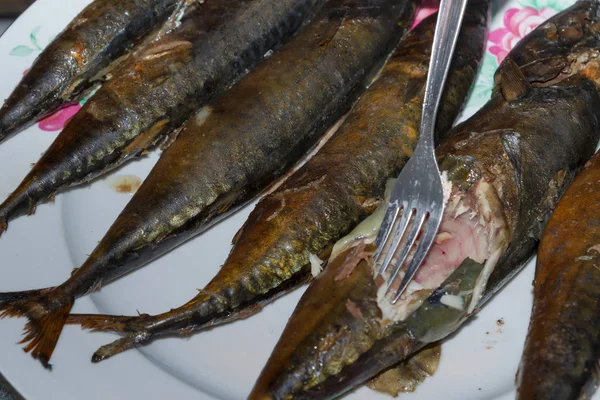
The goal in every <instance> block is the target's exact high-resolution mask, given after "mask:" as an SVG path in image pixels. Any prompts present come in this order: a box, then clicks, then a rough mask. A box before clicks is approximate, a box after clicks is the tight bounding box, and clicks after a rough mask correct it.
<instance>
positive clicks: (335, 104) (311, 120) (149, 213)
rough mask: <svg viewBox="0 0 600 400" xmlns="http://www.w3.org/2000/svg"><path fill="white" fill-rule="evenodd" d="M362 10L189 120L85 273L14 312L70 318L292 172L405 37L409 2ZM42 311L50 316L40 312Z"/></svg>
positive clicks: (351, 9) (309, 34)
mask: <svg viewBox="0 0 600 400" xmlns="http://www.w3.org/2000/svg"><path fill="white" fill-rule="evenodd" d="M278 1H280V0H278ZM350 4H351V5H350ZM359 4H361V5H364V6H365V8H364V9H363V8H361V7H358V6H357V5H356V4H355V2H353V1H352V2H351V1H348V0H335V1H330V2H328V3H327V5H326V6H325V8H323V9H322V10H321V12H320V13H319V15H318V16H317V17H316V19H315V21H314V23H312V24H311V25H309V26H307V27H306V28H305V29H303V30H302V31H301V32H300V33H299V34H298V35H297V36H296V37H295V38H294V39H293V40H292V41H290V42H289V43H288V44H287V45H285V46H283V47H282V48H281V49H280V50H279V51H277V52H275V53H274V54H273V55H272V56H270V57H269V58H267V59H266V60H265V61H264V62H262V63H261V64H260V65H259V66H257V68H256V69H255V70H253V71H252V72H250V73H249V74H248V76H246V77H245V78H244V79H242V80H241V81H240V82H239V83H238V84H237V85H235V86H234V87H233V88H231V90H230V91H229V92H228V93H226V94H225V95H224V96H222V97H221V98H220V99H218V100H217V101H216V102H214V103H212V104H211V105H210V106H207V107H205V108H204V109H203V110H201V111H200V112H199V113H198V114H197V115H196V116H195V117H193V118H192V119H190V120H189V121H188V122H187V123H186V124H185V125H184V126H183V127H182V130H181V132H180V133H179V134H178V137H177V139H176V140H175V141H174V142H173V144H172V145H171V146H169V147H168V148H167V149H166V150H165V151H164V153H163V155H162V157H161V158H160V160H159V161H158V163H157V164H156V165H155V167H154V168H153V170H152V171H151V173H150V175H149V176H148V178H147V179H146V181H145V182H144V183H143V185H142V186H141V187H140V188H139V189H138V191H137V192H136V194H135V196H134V197H133V198H132V200H131V201H130V203H129V204H128V205H127V206H126V208H125V209H124V210H123V212H122V213H121V215H120V216H119V217H118V218H117V220H116V221H115V223H114V224H113V225H112V227H111V228H110V229H109V232H108V233H107V234H106V236H105V237H104V238H103V239H102V240H101V242H100V243H99V244H98V246H97V248H96V249H95V250H94V251H93V252H92V254H91V255H90V257H89V258H88V260H87V261H86V262H85V263H84V264H83V265H82V266H81V268H79V269H78V270H77V271H76V272H75V273H74V274H73V275H72V276H71V278H70V279H68V280H67V281H66V282H65V283H64V284H62V285H60V286H59V287H57V288H56V289H54V290H52V291H51V292H50V293H48V294H46V295H45V296H42V297H41V298H39V299H35V300H32V301H31V302H27V303H26V305H25V306H22V305H21V304H14V305H13V306H7V307H5V308H6V310H7V312H6V314H7V315H18V314H19V313H23V309H24V308H26V309H27V308H28V309H30V310H31V312H29V313H28V312H25V314H27V316H29V317H30V319H32V320H33V322H32V324H33V323H35V321H37V320H39V321H40V325H43V323H44V322H45V319H50V320H52V321H55V320H60V319H59V318H58V316H59V315H60V316H61V318H62V317H63V316H64V320H66V315H65V313H64V308H65V307H70V306H69V305H70V304H72V303H73V301H74V298H76V297H79V296H82V295H85V294H87V293H89V292H90V291H93V290H95V289H97V288H99V287H100V286H101V285H102V284H105V283H107V282H110V281H111V280H113V279H116V278H118V277H119V276H121V275H123V274H125V273H128V272H130V271H132V270H134V269H135V268H138V267H140V266H141V265H144V264H145V263H146V262H148V261H149V260H151V259H153V258H155V257H158V256H160V255H162V254H164V253H165V252H167V251H169V250H171V249H172V248H173V247H175V246H177V245H179V244H181V243H182V242H184V241H185V240H187V239H189V238H190V237H192V236H194V235H197V234H198V233H200V232H201V231H202V230H203V229H205V228H206V227H207V226H208V224H209V223H211V222H214V220H215V218H217V217H219V216H222V215H223V214H224V213H226V212H227V211H229V210H232V209H234V208H236V207H239V206H240V205H242V204H244V203H245V202H247V201H248V200H250V199H251V198H253V197H254V196H255V195H256V194H257V193H258V192H260V191H261V190H262V189H264V188H265V187H266V186H267V185H268V184H269V183H270V182H271V181H272V180H273V179H274V178H276V177H277V176H278V175H280V174H281V173H282V172H283V171H285V169H286V167H289V166H290V164H292V163H293V162H295V160H297V159H298V158H299V157H300V156H302V154H304V152H305V151H306V150H307V149H308V147H310V145H311V144H312V143H314V141H315V140H317V139H318V137H319V136H320V134H322V133H324V131H325V130H326V129H327V127H328V126H329V125H330V124H332V123H333V122H334V121H335V120H337V119H339V118H340V117H341V116H342V115H343V114H344V113H345V112H346V111H348V109H349V108H350V106H351V105H352V104H353V102H354V101H355V100H356V98H357V96H358V94H359V93H360V92H362V91H363V90H364V88H365V86H366V84H367V83H369V82H370V80H371V78H372V75H373V73H374V72H375V71H376V70H377V67H378V66H379V65H381V63H383V60H384V59H385V57H386V56H387V54H389V52H390V51H391V49H392V46H393V45H394V43H395V42H396V41H397V40H399V37H400V35H401V34H402V32H403V31H404V29H403V28H402V27H400V26H398V23H397V19H398V17H400V16H401V15H403V14H404V13H405V12H407V7H406V5H405V2H404V1H397V2H396V1H385V2H384V3H383V4H382V5H379V2H378V1H373V0H364V2H361V3H359ZM371 5H372V6H373V7H370V6H371ZM410 14H412V7H411V12H410ZM5 296H6V295H5ZM0 297H1V296H0ZM40 304H41V305H42V307H46V308H45V311H44V312H46V313H47V314H44V313H42V314H43V315H42V316H40V315H38V314H39V307H40ZM55 314H56V315H55ZM64 320H63V321H62V322H64ZM48 326H49V328H48V330H47V331H44V327H43V326H42V328H41V331H40V332H39V333H38V332H37V331H36V332H34V334H35V336H33V337H32V342H31V343H33V344H34V345H37V341H38V338H39V337H40V336H41V337H43V339H42V340H41V341H40V345H39V346H36V348H33V349H32V350H33V355H34V356H36V355H37V352H38V349H43V346H44V345H45V343H46V342H48V341H49V340H50V339H53V340H55V339H56V338H57V336H56V335H55V332H54V331H51V329H56V328H55V327H54V326H50V325H48ZM38 330H39V329H38ZM46 332H48V333H49V335H48V337H46V336H44V335H45V333H46ZM53 335H54V337H52V336H53ZM140 337H143V335H142V336H138V337H136V340H139V338H140ZM29 348H30V347H27V349H29ZM40 354H41V355H42V356H43V355H44V352H42V353H40Z"/></svg>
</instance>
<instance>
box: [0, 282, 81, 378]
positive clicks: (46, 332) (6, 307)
mask: <svg viewBox="0 0 600 400" xmlns="http://www.w3.org/2000/svg"><path fill="white" fill-rule="evenodd" d="M51 293H52V291H50V292H49V293H46V294H42V295H41V296H38V297H34V298H32V299H27V300H17V301H14V302H10V303H8V302H5V303H4V304H1V305H0V318H5V317H27V319H28V320H29V321H28V322H27V324H25V337H24V338H23V340H21V341H20V342H19V344H24V345H25V347H24V350H25V352H27V353H31V356H32V357H33V358H35V359H36V360H39V361H40V362H41V363H42V365H43V366H44V368H47V369H52V367H51V365H50V357H51V356H52V353H53V352H54V348H55V347H56V343H57V342H58V338H59V337H60V334H61V332H62V328H63V326H64V325H65V322H66V320H67V317H68V316H69V312H70V311H71V308H72V307H73V303H74V299H70V300H69V301H67V302H65V301H61V302H56V301H55V300H54V299H53V298H52V297H50V296H49V295H50V294H51ZM13 296H14V294H13Z"/></svg>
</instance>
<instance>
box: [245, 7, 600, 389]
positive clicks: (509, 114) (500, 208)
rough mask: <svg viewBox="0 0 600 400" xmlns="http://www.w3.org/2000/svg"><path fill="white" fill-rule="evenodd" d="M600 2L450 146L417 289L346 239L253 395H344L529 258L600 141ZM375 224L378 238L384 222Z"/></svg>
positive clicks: (540, 50)
mask: <svg viewBox="0 0 600 400" xmlns="http://www.w3.org/2000/svg"><path fill="white" fill-rule="evenodd" d="M598 7H599V5H598V3H597V2H595V1H582V2H579V3H577V4H575V5H574V6H573V7H571V8H570V9H567V10H566V11H564V12H562V13H560V14H558V15H557V16H555V17H554V18H552V19H550V20H549V21H547V22H546V23H544V24H543V25H541V26H540V27H538V28H537V29H536V30H534V31H533V32H532V33H531V34H530V35H528V36H527V37H525V38H524V39H523V40H522V41H521V43H520V44H519V45H518V46H517V47H515V48H514V49H513V50H512V51H511V53H509V55H508V56H507V58H506V59H505V60H504V62H503V63H502V65H501V66H500V68H499V70H498V72H497V73H496V76H495V82H496V87H495V89H494V94H493V96H492V99H491V100H490V101H489V102H488V103H487V104H486V105H484V106H483V108H482V109H481V110H480V111H479V112H477V113H476V114H475V115H474V116H473V117H471V118H470V119H469V120H467V121H465V122H464V123H462V124H460V125H458V126H457V127H456V128H454V129H453V130H452V131H451V132H450V133H449V138H448V139H447V140H446V141H445V142H444V143H443V144H442V145H441V146H440V147H438V150H437V154H438V161H439V164H440V170H441V171H442V174H443V177H444V180H445V181H446V186H447V189H446V193H448V194H449V198H448V201H447V206H446V209H445V212H444V217H443V220H442V224H441V227H440V231H439V233H438V236H437V238H436V241H435V243H434V245H433V246H432V248H431V250H430V252H429V254H428V256H427V258H426V259H425V261H424V263H423V265H422V266H421V267H420V270H419V271H418V273H417V275H416V276H415V279H414V281H413V282H412V283H411V285H410V286H409V288H408V290H407V292H406V293H405V295H403V297H402V298H401V299H400V300H399V301H398V302H397V303H396V304H391V302H390V297H389V295H386V285H385V282H384V281H383V279H380V278H377V279H376V278H374V276H375V274H374V270H375V267H374V266H373V265H372V256H373V254H374V251H375V247H374V245H373V244H372V241H373V240H374V237H375V234H372V235H370V236H368V237H362V238H358V239H356V240H354V241H353V242H351V243H346V244H345V245H344V246H343V247H342V248H340V249H339V252H337V254H338V256H337V257H335V258H334V259H333V260H332V261H330V264H329V267H328V268H327V269H326V270H325V272H324V273H323V274H321V275H320V276H319V277H318V278H317V279H316V280H315V281H314V282H313V283H312V284H311V285H310V286H309V288H308V290H307V291H306V292H305V294H304V295H303V297H302V299H301V301H300V303H299V304H298V306H297V308H296V310H295V311H294V314H293V315H292V317H291V319H290V321H289V323H288V325H287V327H286V329H285V330H284V333H283V334H282V336H281V339H280V340H279V342H278V344H277V345H276V347H275V349H274V351H273V354H272V355H271V358H270V359H269V361H268V362H267V365H266V366H265V368H264V370H263V371H262V373H261V376H260V377H259V379H258V382H257V383H256V385H255V387H254V389H253V392H252V394H251V395H250V399H261V400H264V399H283V398H285V399H291V398H294V399H329V398H334V397H337V396H340V395H341V394H343V393H345V392H347V391H349V390H351V389H352V388H354V387H356V386H357V385H359V384H361V383H363V382H365V381H366V380H368V379H369V378H371V377H373V376H375V375H376V374H378V373H379V372H381V371H383V370H385V369H387V368H389V367H390V366H393V365H394V364H396V363H398V362H400V361H402V360H403V359H405V358H406V357H408V356H409V355H411V354H413V353H414V352H415V351H417V350H418V349H420V348H422V347H423V346H425V345H426V344H429V343H433V342H437V341H439V340H441V339H443V338H444V337H446V336H447V335H449V334H450V333H452V332H454V331H455V330H456V329H458V328H459V327H460V325H461V324H462V323H463V322H464V321H465V320H466V319H467V318H469V317H470V316H471V315H472V314H473V313H475V312H476V310H477V309H479V308H480V307H481V306H482V305H483V304H484V303H485V302H486V301H487V300H488V299H489V298H490V297H491V296H492V295H493V294H494V293H496V292H497V291H498V290H499V289H500V288H501V287H502V286H503V285H504V284H505V283H506V282H507V281H508V280H509V279H510V278H511V277H512V276H513V275H514V274H516V273H517V272H518V271H519V269H520V268H521V267H522V266H523V265H524V264H525V263H526V262H527V260H528V259H529V257H530V256H531V255H532V253H533V251H534V249H535V247H536V245H537V242H538V241H539V238H540V235H541V232H542V229H543V227H544V224H545V221H547V219H548V217H549V215H550V213H551V212H552V210H553V208H554V206H555V205H556V203H557V202H558V199H559V197H560V195H561V194H562V192H563V191H564V189H565V188H566V186H567V185H568V183H569V182H570V181H571V179H572V178H573V176H574V175H575V174H576V173H577V172H578V171H579V169H580V168H581V167H582V166H583V164H584V163H585V161H586V160H587V159H588V158H589V157H590V156H591V155H592V152H593V149H594V148H595V145H596V143H597V142H598V139H599V138H600V108H599V106H600V96H599V95H598V87H599V84H600V79H599V77H598V76H597V73H596V71H598V66H600V64H599V63H600V60H599V59H598V58H597V57H593V55H594V54H597V52H598V50H599V49H600V41H599V40H598V34H597V33H598V32H597V30H598V29H599V28H600V25H599V24H598V22H599V20H598V18H599V16H600V14H599V13H598V11H599V10H598ZM515 60H519V62H518V63H517V62H516V61H515ZM520 66H522V67H521V68H520ZM551 66H554V68H556V69H555V71H554V72H557V73H555V74H551V71H550V67H551ZM558 66H560V68H559V67H558ZM542 74H543V75H544V76H542ZM546 74H548V75H546ZM547 77H548V78H549V79H546V78H547ZM556 110H561V112H560V113H558V112H556ZM372 217H373V219H374V220H370V221H366V222H365V223H366V224H367V225H370V226H374V227H375V228H374V229H370V231H377V227H378V226H379V225H380V224H381V220H382V214H381V213H376V214H373V216H372ZM377 218H378V219H377ZM365 230H366V228H363V231H365Z"/></svg>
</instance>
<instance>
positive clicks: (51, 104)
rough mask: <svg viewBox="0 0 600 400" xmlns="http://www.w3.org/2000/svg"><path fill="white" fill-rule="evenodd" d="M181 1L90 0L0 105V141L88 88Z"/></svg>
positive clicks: (149, 32) (72, 99) (166, 17)
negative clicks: (0, 105)
mask: <svg viewBox="0 0 600 400" xmlns="http://www.w3.org/2000/svg"><path fill="white" fill-rule="evenodd" d="M180 3H183V1H182V0H104V1H103V0H95V1H94V2H92V3H91V4H90V5H89V6H87V7H86V8H85V9H84V10H83V11H82V12H81V13H79V15H77V16H76V17H75V19H74V20H73V21H72V22H71V23H70V24H69V25H68V26H67V27H66V28H65V30H64V31H63V32H62V33H60V34H59V35H58V36H57V37H56V38H55V39H54V40H53V41H52V43H50V45H48V47H47V48H46V49H45V50H44V51H42V53H41V54H40V56H39V57H38V58H37V59H36V60H35V62H34V63H33V65H32V67H31V68H30V69H29V71H28V72H27V74H26V75H25V76H24V77H23V79H22V80H21V82H20V83H19V84H18V86H17V87H16V88H15V90H14V91H13V93H12V94H11V95H10V97H9V98H8V99H6V101H5V103H4V105H3V106H2V108H0V142H2V141H3V140H5V139H7V138H8V137H9V136H11V135H13V134H15V133H17V132H18V131H20V130H22V129H24V128H26V127H27V126H29V125H30V124H32V123H34V122H35V121H36V120H38V119H40V118H42V117H44V116H45V115H47V114H49V113H50V112H52V111H54V110H55V109H57V108H59V107H60V106H62V105H65V104H68V103H69V102H71V101H74V100H75V98H76V96H77V95H78V94H80V93H81V92H82V91H83V90H85V89H87V88H89V87H90V86H91V85H92V84H93V83H94V81H95V80H98V79H100V78H101V77H100V76H98V75H99V74H101V71H103V70H105V69H106V68H107V67H109V66H110V64H111V63H113V62H114V61H116V60H117V59H118V58H119V57H121V56H122V55H123V54H125V53H126V52H127V51H128V50H129V49H130V48H131V47H132V46H133V45H135V44H136V43H138V42H140V41H141V40H142V39H143V38H144V37H146V36H148V35H150V34H151V32H153V31H155V30H156V28H157V27H158V26H160V24H162V23H163V22H165V21H166V20H167V19H168V18H169V16H171V15H172V14H173V12H174V11H175V10H176V8H177V7H178V5H179V4H180Z"/></svg>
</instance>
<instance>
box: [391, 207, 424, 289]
mask: <svg viewBox="0 0 600 400" xmlns="http://www.w3.org/2000/svg"><path fill="white" fill-rule="evenodd" d="M425 216H426V214H425V213H424V212H422V210H419V209H417V210H416V215H415V218H414V222H413V225H412V227H411V228H410V232H409V233H408V237H407V239H406V243H404V246H402V251H401V252H400V256H399V257H398V261H397V262H396V264H395V265H394V272H393V273H392V275H391V276H390V278H389V279H388V283H387V290H389V289H390V286H392V284H393V283H394V281H395V280H396V277H398V274H399V273H400V270H401V269H402V264H404V261H405V260H406V257H408V253H409V252H410V249H411V248H412V247H413V244H414V243H415V241H416V240H417V236H418V235H419V231H420V230H421V227H422V226H423V223H424V222H425ZM396 250H397V249H394V252H390V253H389V254H388V257H390V258H391V257H392V256H393V253H395V252H396Z"/></svg>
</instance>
